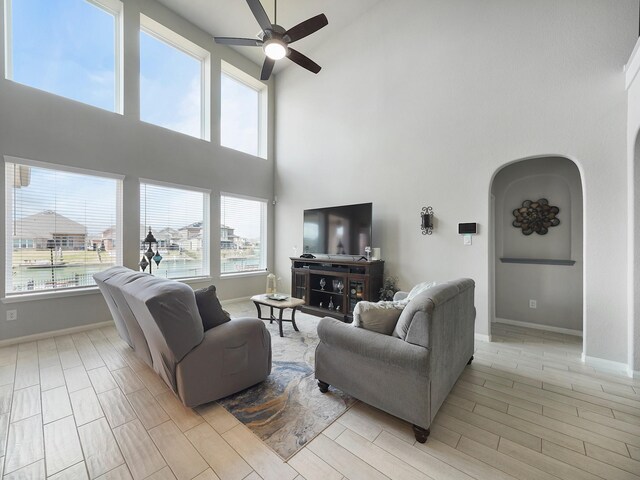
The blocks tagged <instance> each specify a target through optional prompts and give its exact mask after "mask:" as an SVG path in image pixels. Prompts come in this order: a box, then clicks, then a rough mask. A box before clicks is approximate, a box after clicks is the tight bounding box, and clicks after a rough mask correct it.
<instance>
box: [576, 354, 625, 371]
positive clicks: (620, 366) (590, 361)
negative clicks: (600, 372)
mask: <svg viewBox="0 0 640 480" xmlns="http://www.w3.org/2000/svg"><path fill="white" fill-rule="evenodd" d="M582 361H583V362H584V363H585V365H591V366H592V367H599V368H602V369H606V370H611V371H613V372H616V373H621V374H623V375H626V376H628V377H632V376H633V375H632V373H633V371H632V370H630V369H629V365H627V364H626V363H622V362H614V361H613V360H605V359H604V358H598V357H590V356H589V355H585V354H584V352H583V353H582Z"/></svg>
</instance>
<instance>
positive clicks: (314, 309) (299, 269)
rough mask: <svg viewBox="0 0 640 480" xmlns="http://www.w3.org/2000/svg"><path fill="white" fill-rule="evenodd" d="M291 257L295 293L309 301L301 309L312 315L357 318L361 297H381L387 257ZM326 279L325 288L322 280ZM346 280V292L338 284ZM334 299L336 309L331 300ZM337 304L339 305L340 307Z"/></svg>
mask: <svg viewBox="0 0 640 480" xmlns="http://www.w3.org/2000/svg"><path fill="white" fill-rule="evenodd" d="M290 259H291V295H292V296H293V297H296V298H300V299H302V300H304V301H305V304H304V305H303V306H302V307H301V310H302V311H303V312H305V313H309V314H311V315H317V316H321V317H325V316H326V317H333V318H336V319H338V320H342V321H343V322H351V321H352V320H353V308H354V307H355V305H356V303H358V302H359V301H360V300H367V301H369V302H377V301H378V300H379V299H380V289H381V288H382V282H383V276H384V261H383V260H372V261H370V262H367V261H364V260H362V261H356V260H351V259H348V260H342V259H335V257H334V258H333V259H328V258H298V257H290ZM323 278H324V280H325V285H324V288H323V287H322V286H321V285H320V280H321V279H323ZM338 281H342V284H343V289H342V293H341V292H340V291H339V288H338V287H337V283H338ZM330 303H333V307H334V308H333V309H329V304H330ZM336 307H337V308H336Z"/></svg>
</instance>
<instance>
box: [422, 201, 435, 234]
mask: <svg viewBox="0 0 640 480" xmlns="http://www.w3.org/2000/svg"><path fill="white" fill-rule="evenodd" d="M420 217H421V218H422V221H421V223H420V228H421V229H422V234H423V235H431V234H432V233H433V208H431V206H429V207H422V212H420Z"/></svg>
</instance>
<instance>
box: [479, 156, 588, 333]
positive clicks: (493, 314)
mask: <svg viewBox="0 0 640 480" xmlns="http://www.w3.org/2000/svg"><path fill="white" fill-rule="evenodd" d="M491 209H492V212H491V219H492V222H491V223H492V225H491V229H492V240H491V242H490V243H491V245H490V255H489V258H490V272H491V274H490V283H491V284H492V286H493V293H492V294H490V295H491V297H490V300H491V302H490V305H491V307H490V308H491V311H490V318H491V325H490V331H491V332H492V335H493V334H495V333H498V331H500V332H502V333H504V332H509V331H510V330H517V329H519V328H535V329H539V330H547V331H553V332H559V333H565V334H570V335H575V336H582V332H583V290H584V288H583V284H584V281H583V251H584V238H583V237H584V233H583V230H584V228H583V221H584V218H583V214H584V212H583V210H584V209H583V191H582V179H581V175H580V171H579V169H578V167H577V165H576V164H575V163H574V162H573V161H571V160H569V159H568V158H565V157H560V156H541V157H535V158H527V159H522V160H519V161H516V162H513V163H510V164H508V165H506V166H504V167H502V168H501V169H500V170H499V171H498V172H497V173H496V174H495V175H494V177H493V180H492V182H491Z"/></svg>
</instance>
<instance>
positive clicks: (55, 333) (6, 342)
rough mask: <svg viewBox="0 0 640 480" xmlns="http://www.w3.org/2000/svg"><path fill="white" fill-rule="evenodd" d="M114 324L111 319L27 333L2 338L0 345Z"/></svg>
mask: <svg viewBox="0 0 640 480" xmlns="http://www.w3.org/2000/svg"><path fill="white" fill-rule="evenodd" d="M113 324H114V323H113V320H109V321H107V322H98V323H90V324H89V325H80V326H78V327H71V328H63V329H62V330H53V331H52V332H43V333H34V334H33V335H26V336H24V337H16V338H9V339H7V340H0V347H6V346H7V345H15V344H16V343H26V342H35V341H37V340H44V339H45V338H51V337H59V336H61V335H71V334H74V333H80V332H85V331H87V330H93V329H94V328H102V327H108V326H110V325H113Z"/></svg>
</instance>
